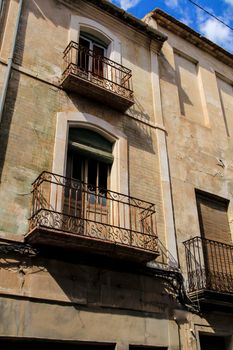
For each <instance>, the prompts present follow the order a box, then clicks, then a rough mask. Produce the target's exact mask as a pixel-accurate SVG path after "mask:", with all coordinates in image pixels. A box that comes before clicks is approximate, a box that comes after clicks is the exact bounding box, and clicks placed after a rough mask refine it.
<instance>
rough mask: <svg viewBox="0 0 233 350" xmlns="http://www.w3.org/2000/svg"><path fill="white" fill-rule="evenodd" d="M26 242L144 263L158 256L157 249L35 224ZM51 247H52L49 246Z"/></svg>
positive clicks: (26, 237)
mask: <svg viewBox="0 0 233 350" xmlns="http://www.w3.org/2000/svg"><path fill="white" fill-rule="evenodd" d="M25 241H26V243H30V244H32V245H46V246H51V247H53V246H54V247H62V248H65V249H67V250H70V249H72V250H76V251H80V252H88V253H91V254H101V255H105V256H109V257H111V258H118V259H122V260H128V261H135V262H137V263H146V262H149V261H151V260H154V259H155V258H156V257H158V255H159V253H158V251H148V250H144V249H142V248H138V247H132V246H126V245H124V244H121V243H117V242H110V241H106V240H102V239H101V240H100V239H97V238H92V237H89V236H86V235H85V234H84V235H77V234H72V233H69V232H65V231H60V230H57V229H51V228H47V227H42V226H37V227H35V228H34V229H32V230H31V231H30V232H29V233H28V234H27V235H26V236H25ZM51 249H52V248H51Z"/></svg>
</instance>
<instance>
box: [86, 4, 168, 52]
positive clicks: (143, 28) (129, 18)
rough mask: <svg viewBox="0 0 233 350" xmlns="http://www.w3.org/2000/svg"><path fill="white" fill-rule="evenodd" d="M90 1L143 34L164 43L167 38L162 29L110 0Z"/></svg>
mask: <svg viewBox="0 0 233 350" xmlns="http://www.w3.org/2000/svg"><path fill="white" fill-rule="evenodd" d="M86 1H87V2H88V3H90V4H93V5H95V6H96V7H98V8H100V9H101V10H103V11H105V12H107V13H109V14H110V15H112V16H114V17H116V18H117V19H120V20H121V21H123V22H125V24H127V25H129V26H131V27H133V28H135V29H137V30H139V31H140V32H142V33H143V34H146V35H147V36H149V37H150V38H151V39H154V40H157V41H159V42H160V44H161V45H162V44H163V43H164V42H165V41H166V40H167V36H166V35H165V34H163V33H161V32H160V31H158V30H156V29H154V28H152V27H150V26H149V25H148V24H146V23H144V22H143V21H142V20H140V19H138V18H136V17H134V16H133V15H131V14H129V13H127V12H126V11H124V10H123V9H121V8H119V7H118V6H116V5H114V4H112V3H111V2H109V1H108V0H86Z"/></svg>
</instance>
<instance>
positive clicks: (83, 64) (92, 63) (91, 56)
mask: <svg viewBox="0 0 233 350" xmlns="http://www.w3.org/2000/svg"><path fill="white" fill-rule="evenodd" d="M107 48H108V45H107V44H106V43H105V42H104V41H102V40H101V39H99V38H98V37H96V36H94V35H91V34H88V33H86V32H80V38H79V54H78V66H79V67H80V68H81V69H82V70H83V71H85V72H91V73H93V74H94V75H95V76H98V77H103V76H104V61H103V57H106V56H107Z"/></svg>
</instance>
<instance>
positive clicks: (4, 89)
mask: <svg viewBox="0 0 233 350" xmlns="http://www.w3.org/2000/svg"><path fill="white" fill-rule="evenodd" d="M2 5H3V0H0V9H1V10H2V8H3V7H2ZM22 5H23V0H19V7H18V13H17V18H16V23H15V30H14V34H13V41H12V47H11V52H10V55H9V58H8V62H7V68H6V73H5V79H4V82H3V87H2V94H1V97H0V123H1V120H2V114H3V109H4V106H5V100H6V94H7V88H8V84H9V80H10V74H11V68H12V64H13V57H14V52H15V45H16V39H17V34H18V28H19V20H20V15H21V11H22Z"/></svg>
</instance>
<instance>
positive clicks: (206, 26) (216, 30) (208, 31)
mask: <svg viewBox="0 0 233 350" xmlns="http://www.w3.org/2000/svg"><path fill="white" fill-rule="evenodd" d="M199 28H200V31H201V33H202V34H203V35H204V36H206V37H207V38H208V39H210V40H211V41H214V42H215V43H216V44H218V45H220V46H222V47H224V48H225V49H226V50H229V51H230V50H231V49H232V45H233V36H232V34H231V31H230V29H229V28H228V27H226V26H224V25H223V24H222V23H220V22H218V21H216V20H215V19H214V18H209V19H207V20H205V21H202V22H201V23H200V24H199Z"/></svg>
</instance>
